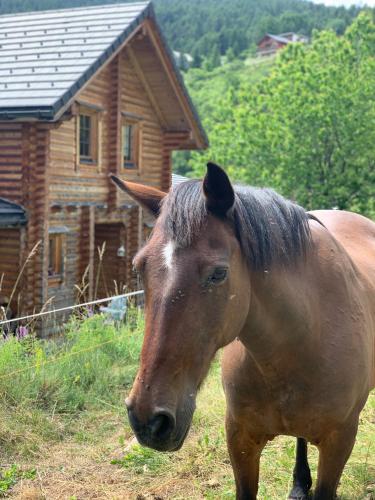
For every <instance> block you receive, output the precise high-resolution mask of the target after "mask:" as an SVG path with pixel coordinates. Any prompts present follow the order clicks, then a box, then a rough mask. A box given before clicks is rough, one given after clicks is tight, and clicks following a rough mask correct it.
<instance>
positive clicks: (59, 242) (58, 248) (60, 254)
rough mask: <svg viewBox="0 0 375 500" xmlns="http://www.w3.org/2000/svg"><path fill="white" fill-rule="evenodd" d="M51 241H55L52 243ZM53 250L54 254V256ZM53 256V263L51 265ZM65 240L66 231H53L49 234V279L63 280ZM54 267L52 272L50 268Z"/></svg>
mask: <svg viewBox="0 0 375 500" xmlns="http://www.w3.org/2000/svg"><path fill="white" fill-rule="evenodd" d="M51 241H53V242H54V244H53V245H51ZM52 252H53V253H54V255H53V256H52ZM51 257H52V260H53V264H52V266H51ZM64 260H65V241H64V233H62V232H61V233H58V232H52V233H49V234H48V280H49V281H50V282H51V281H52V282H54V281H55V282H56V281H57V282H62V281H63V278H64V271H65V265H64V264H65V262H64ZM51 268H52V273H50V269H51Z"/></svg>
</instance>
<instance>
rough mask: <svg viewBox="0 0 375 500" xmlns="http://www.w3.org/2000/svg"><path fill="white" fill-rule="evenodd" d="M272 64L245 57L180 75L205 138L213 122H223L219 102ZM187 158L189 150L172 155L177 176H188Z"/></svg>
mask: <svg viewBox="0 0 375 500" xmlns="http://www.w3.org/2000/svg"><path fill="white" fill-rule="evenodd" d="M274 61H275V57H267V58H263V59H260V58H251V57H248V58H246V59H235V60H234V61H230V62H224V63H223V64H222V65H221V66H219V67H216V68H213V69H207V68H206V67H205V65H203V66H204V67H202V68H191V69H190V70H189V71H187V72H186V73H184V80H185V83H186V85H187V87H188V89H189V93H190V95H191V97H192V99H193V102H194V105H195V106H196V108H197V110H198V113H199V116H200V118H201V120H202V123H203V126H204V128H205V130H206V131H207V133H208V136H210V132H211V130H212V128H213V127H214V126H215V124H216V123H217V121H220V120H222V119H223V109H224V108H225V106H224V105H223V99H225V98H226V97H227V95H228V94H232V95H236V94H237V93H238V92H239V90H240V88H242V87H244V86H246V87H247V88H248V87H249V86H251V85H255V84H256V83H257V82H259V80H261V78H262V77H263V76H265V75H267V74H268V73H269V72H270V70H271V68H272V66H273V65H274ZM190 158H191V152H190V151H178V152H176V153H175V154H174V157H173V169H174V171H175V172H176V173H178V174H180V175H192V174H191V166H189V161H190Z"/></svg>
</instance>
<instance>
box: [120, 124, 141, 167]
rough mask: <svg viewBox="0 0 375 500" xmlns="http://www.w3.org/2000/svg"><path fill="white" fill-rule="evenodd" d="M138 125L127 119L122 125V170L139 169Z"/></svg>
mask: <svg viewBox="0 0 375 500" xmlns="http://www.w3.org/2000/svg"><path fill="white" fill-rule="evenodd" d="M139 151H140V125H139V123H137V122H136V121H129V120H128V119H127V120H125V121H124V122H123V125H122V166H123V168H126V169H128V168H130V169H137V168H139V157H140V154H139Z"/></svg>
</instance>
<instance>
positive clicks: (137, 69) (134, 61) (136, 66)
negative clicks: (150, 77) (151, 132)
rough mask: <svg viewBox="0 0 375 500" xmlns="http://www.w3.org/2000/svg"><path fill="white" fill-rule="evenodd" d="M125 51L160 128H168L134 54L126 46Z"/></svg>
mask: <svg viewBox="0 0 375 500" xmlns="http://www.w3.org/2000/svg"><path fill="white" fill-rule="evenodd" d="M125 50H126V53H127V55H128V56H129V59H130V62H131V63H132V65H133V67H134V69H135V72H136V74H137V76H138V78H139V79H140V81H141V83H142V85H143V87H144V89H145V91H146V94H147V97H148V98H149V99H150V102H151V104H152V107H153V108H154V110H155V113H156V116H157V117H158V120H159V122H160V125H161V126H162V128H163V129H166V128H168V126H167V120H166V119H165V117H164V115H163V113H162V112H161V109H160V107H159V105H158V103H157V101H156V99H155V97H154V94H153V93H152V91H151V89H150V86H149V84H148V82H147V80H146V77H145V75H144V73H143V71H142V68H141V66H140V65H139V62H138V60H137V58H136V56H135V54H134V51H133V49H132V48H131V47H130V45H128V46H127V47H126V49H125Z"/></svg>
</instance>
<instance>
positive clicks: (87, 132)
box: [77, 106, 99, 164]
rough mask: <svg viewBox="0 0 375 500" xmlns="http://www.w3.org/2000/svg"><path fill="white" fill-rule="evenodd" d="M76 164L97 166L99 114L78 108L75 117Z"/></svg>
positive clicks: (82, 107) (89, 109)
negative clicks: (77, 113)
mask: <svg viewBox="0 0 375 500" xmlns="http://www.w3.org/2000/svg"><path fill="white" fill-rule="evenodd" d="M77 149H78V151H77V156H78V163H83V164H97V163H98V149H99V112H98V111H97V110H96V109H91V108H89V107H85V106H80V108H79V115H78V117H77Z"/></svg>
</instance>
